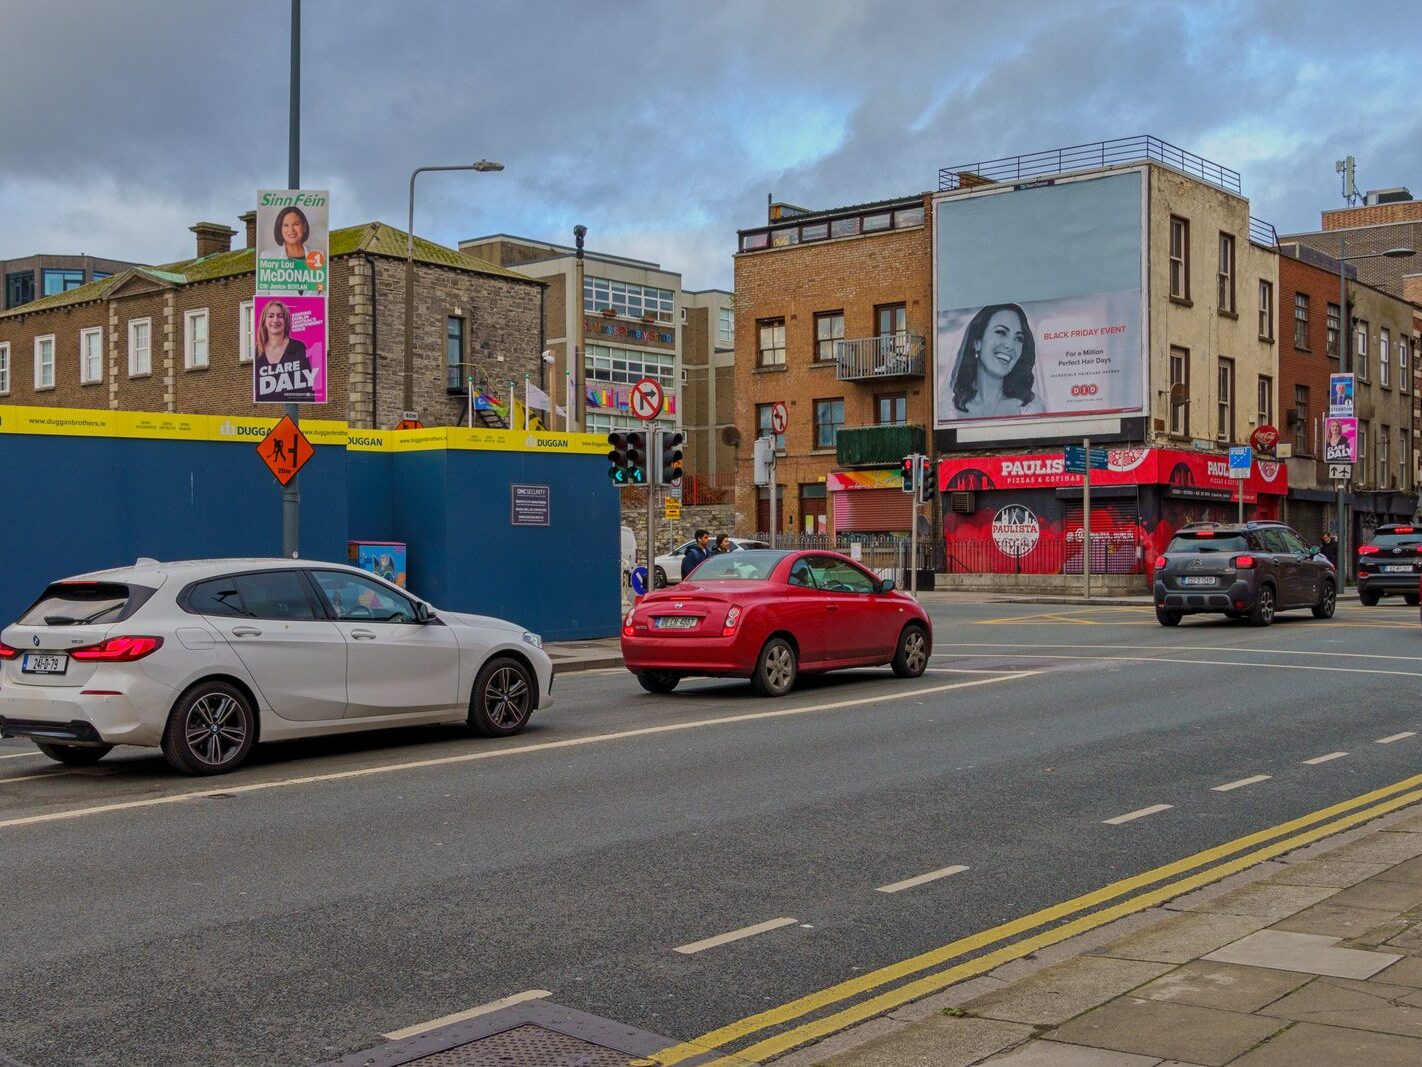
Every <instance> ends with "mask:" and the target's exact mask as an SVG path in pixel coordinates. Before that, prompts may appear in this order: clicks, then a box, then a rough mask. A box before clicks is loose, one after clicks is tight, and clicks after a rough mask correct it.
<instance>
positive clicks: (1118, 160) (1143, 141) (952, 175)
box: [938, 136, 1241, 194]
mask: <svg viewBox="0 0 1422 1067" xmlns="http://www.w3.org/2000/svg"><path fill="white" fill-rule="evenodd" d="M1143 160H1152V161H1154V162H1156V163H1161V164H1163V165H1165V166H1167V167H1170V168H1172V169H1173V170H1178V171H1180V172H1181V173H1183V174H1188V175H1189V176H1190V177H1192V178H1199V179H1200V180H1201V181H1206V182H1209V183H1210V184H1211V185H1216V186H1219V188H1221V189H1224V190H1225V191H1226V192H1230V193H1235V194H1240V192H1241V190H1240V184H1239V171H1237V170H1230V169H1229V168H1228V167H1225V166H1222V165H1220V164H1219V163H1213V162H1211V161H1210V160H1208V159H1205V158H1204V157H1203V156H1197V155H1195V153H1193V152H1187V151H1186V150H1185V149H1183V148H1180V147H1178V146H1176V145H1173V144H1171V143H1169V142H1168V141H1162V140H1161V139H1160V138H1158V137H1150V136H1141V137H1118V138H1116V139H1114V140H1110V141H1094V142H1092V143H1091V144H1079V145H1071V146H1069V147H1067V148H1052V149H1048V150H1047V151H1045V152H1031V153H1028V154H1027V155H1020V156H1006V157H1004V158H1002V159H989V160H984V161H982V162H979V163H964V164H961V165H959V166H956V167H944V168H942V169H941V170H939V172H938V189H939V191H940V192H944V191H947V190H950V189H971V188H972V187H973V186H975V185H988V184H991V183H999V182H1030V181H1035V180H1038V179H1042V178H1048V177H1051V176H1052V175H1054V174H1065V173H1066V172H1068V171H1074V170H1089V169H1091V168H1093V167H1112V166H1122V165H1125V164H1127V163H1137V162H1141V161H1143Z"/></svg>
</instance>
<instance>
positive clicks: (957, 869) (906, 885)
mask: <svg viewBox="0 0 1422 1067" xmlns="http://www.w3.org/2000/svg"><path fill="white" fill-rule="evenodd" d="M967 869H968V868H967V867H965V866H963V865H962V864H961V863H959V864H955V865H953V866H952V867H944V868H942V869H940V870H937V871H929V872H928V873H927V874H920V875H919V876H918V877H917V878H905V879H904V880H903V881H902V882H893V883H891V884H890V885H881V886H880V887H879V888H878V889H876V890H875V892H876V893H898V892H900V891H901V890H904V889H912V888H913V887H914V886H918V885H924V884H925V883H928V882H936V881H938V879H940V878H947V877H948V876H949V875H950V874H960V873H961V872H963V871H966V870H967Z"/></svg>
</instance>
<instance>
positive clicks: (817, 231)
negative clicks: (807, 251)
mask: <svg viewBox="0 0 1422 1067" xmlns="http://www.w3.org/2000/svg"><path fill="white" fill-rule="evenodd" d="M828 236H829V223H828V222H814V223H810V224H809V225H808V226H801V227H800V240H801V241H823V240H824V239H825V238H826V237H828Z"/></svg>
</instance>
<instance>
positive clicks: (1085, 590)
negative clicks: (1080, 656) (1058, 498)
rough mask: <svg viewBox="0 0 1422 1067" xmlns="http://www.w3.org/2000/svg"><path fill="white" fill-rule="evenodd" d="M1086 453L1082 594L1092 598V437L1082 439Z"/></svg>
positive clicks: (1082, 530) (1083, 494) (1082, 491)
mask: <svg viewBox="0 0 1422 1067" xmlns="http://www.w3.org/2000/svg"><path fill="white" fill-rule="evenodd" d="M1081 450H1082V452H1084V453H1085V454H1086V470H1085V472H1084V473H1083V474H1082V482H1081V576H1082V595H1083V596H1084V597H1085V598H1086V599H1087V600H1090V599H1091V438H1089V437H1083V438H1082V439H1081Z"/></svg>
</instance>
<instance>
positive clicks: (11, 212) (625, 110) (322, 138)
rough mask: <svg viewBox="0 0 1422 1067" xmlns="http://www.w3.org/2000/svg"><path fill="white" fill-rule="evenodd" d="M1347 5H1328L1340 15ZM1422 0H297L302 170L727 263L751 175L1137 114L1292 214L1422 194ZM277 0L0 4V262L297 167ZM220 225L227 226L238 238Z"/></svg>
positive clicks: (360, 192)
mask: <svg viewBox="0 0 1422 1067" xmlns="http://www.w3.org/2000/svg"><path fill="white" fill-rule="evenodd" d="M1345 12H1346V13H1345ZM1419 14H1422V0H1374V2H1372V3H1370V4H1368V5H1366V6H1365V7H1355V8H1346V7H1344V6H1340V5H1339V4H1338V3H1337V2H1336V0H1332V2H1329V3H1321V2H1317V3H1316V2H1313V0H1256V2H1252V3H1251V2H1244V0H1237V2H1224V0H1187V2H1173V0H996V2H993V3H978V2H974V3H965V2H960V0H581V2H569V0H536V2H535V0H398V2H397V0H303V4H302V19H303V35H302V36H303V41H302V89H301V92H302V107H301V184H302V185H303V186H304V187H306V188H326V189H330V190H331V192H332V224H333V225H335V226H342V225H354V224H357V223H362V222H367V221H370V220H371V219H379V220H381V221H384V222H387V223H390V224H391V225H394V226H397V227H399V228H401V229H403V228H404V226H405V218H406V212H407V195H408V182H409V175H410V171H411V170H413V169H414V168H415V167H418V166H426V165H440V164H452V163H463V162H473V161H474V160H476V159H481V158H484V159H491V160H497V161H499V162H502V163H503V164H504V165H505V168H506V169H505V170H504V171H503V172H501V173H497V174H477V173H472V172H467V173H457V172H456V173H451V174H434V175H423V176H421V178H420V179H419V186H418V194H417V198H416V207H415V231H416V232H417V233H418V234H420V235H421V236H423V237H428V238H431V239H433V240H437V241H440V242H442V243H445V244H448V245H457V243H458V242H459V241H460V240H461V239H466V238H469V237H475V236H480V235H483V234H488V233H496V232H503V233H513V234H518V235H521V236H527V237H532V238H536V239H540V240H547V241H555V242H559V243H564V244H571V243H572V228H573V226H574V225H575V224H579V223H580V224H582V225H585V226H587V227H588V247H589V248H591V249H594V250H597V251H602V252H609V253H613V254H618V255H625V256H632V257H636V258H641V259H650V260H654V261H656V262H659V263H661V264H662V266H663V267H664V268H667V269H670V270H674V271H679V272H681V274H682V276H683V284H684V286H685V287H686V288H688V289H701V288H707V287H713V286H714V287H721V288H730V287H731V286H732V283H733V265H732V255H733V253H734V251H735V247H736V231H737V230H738V229H745V228H749V227H754V226H758V225H763V224H764V222H765V219H766V202H767V197H768V196H773V197H774V198H775V199H776V200H785V201H789V202H791V203H795V204H800V205H803V206H806V207H810V208H815V209H824V208H832V207H837V206H842V205H846V204H854V203H862V202H865V201H870V200H875V199H883V198H887V197H893V196H902V195H911V194H914V193H919V192H923V191H925V190H931V189H935V188H936V187H937V172H938V169H939V168H940V167H945V166H953V165H958V164H963V163H968V162H972V161H977V160H989V159H996V158H1000V157H1004V156H1012V155H1018V154H1022V153H1029V152H1035V151H1040V150H1044V149H1050V148H1056V147H1059V146H1068V145H1075V144H1082V143H1086V142H1094V141H1100V140H1106V139H1111V138H1118V137H1132V136H1136V135H1142V134H1150V135H1153V136H1155V137H1158V138H1161V139H1162V140H1165V141H1168V142H1171V143H1172V144H1175V145H1178V146H1180V147H1181V148H1184V149H1186V150H1188V151H1191V152H1194V153H1197V154H1199V155H1201V156H1204V157H1205V158H1207V159H1210V160H1212V161H1215V162H1218V163H1221V164H1223V165H1225V166H1227V167H1230V168H1233V169H1234V170H1237V171H1239V172H1240V173H1241V176H1242V182H1243V187H1244V192H1245V195H1246V196H1248V197H1249V198H1250V201H1251V212H1252V214H1254V215H1255V216H1257V217H1259V218H1262V219H1264V220H1266V221H1268V222H1272V223H1273V224H1274V225H1275V226H1276V227H1277V228H1278V230H1279V232H1280V233H1286V232H1290V231H1298V230H1305V229H1315V228H1317V226H1318V224H1319V222H1318V219H1319V212H1320V211H1321V210H1323V209H1325V208H1331V207H1336V206H1339V205H1341V203H1342V200H1341V192H1340V185H1339V178H1338V176H1337V174H1336V173H1335V171H1334V161H1335V160H1337V159H1341V158H1342V157H1343V156H1345V155H1348V154H1352V155H1353V156H1354V157H1356V159H1357V181H1358V187H1359V189H1360V190H1362V189H1369V188H1385V187H1391V186H1398V185H1406V186H1409V187H1410V188H1412V189H1413V190H1414V192H1415V193H1416V194H1417V195H1419V196H1422V106H1419V100H1418V95H1417V92H1416V83H1415V73H1414V72H1415V70H1416V66H1417V64H1416V56H1415V52H1414V48H1415V38H1416V29H1417V24H1418V16H1419ZM289 28H290V0H241V2H238V0H0V99H3V100H5V101H6V105H5V107H4V108H3V109H0V259H5V258H13V257H18V256H25V255H31V254H34V253H89V254H91V255H101V256H110V257H114V258H119V259H128V260H136V261H139V262H150V263H163V262H170V261H173V260H177V259H181V258H185V257H187V256H190V255H191V254H192V249H193V247H194V241H193V236H192V234H190V233H189V232H188V227H189V226H191V225H192V224H193V223H195V222H198V221H209V220H210V221H217V222H223V223H226V224H228V225H230V226H233V227H234V228H238V229H240V224H239V223H238V222H237V216H238V215H239V214H241V213H242V212H244V211H247V210H249V209H251V208H252V207H254V206H255V193H256V190H257V189H259V188H284V187H285V186H286V183H287V134H288V131H287V114H288V66H289V52H288V48H289V36H290V35H289ZM241 242H242V238H241V237H240V236H239V238H238V239H237V243H238V244H239V245H240V244H241Z"/></svg>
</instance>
